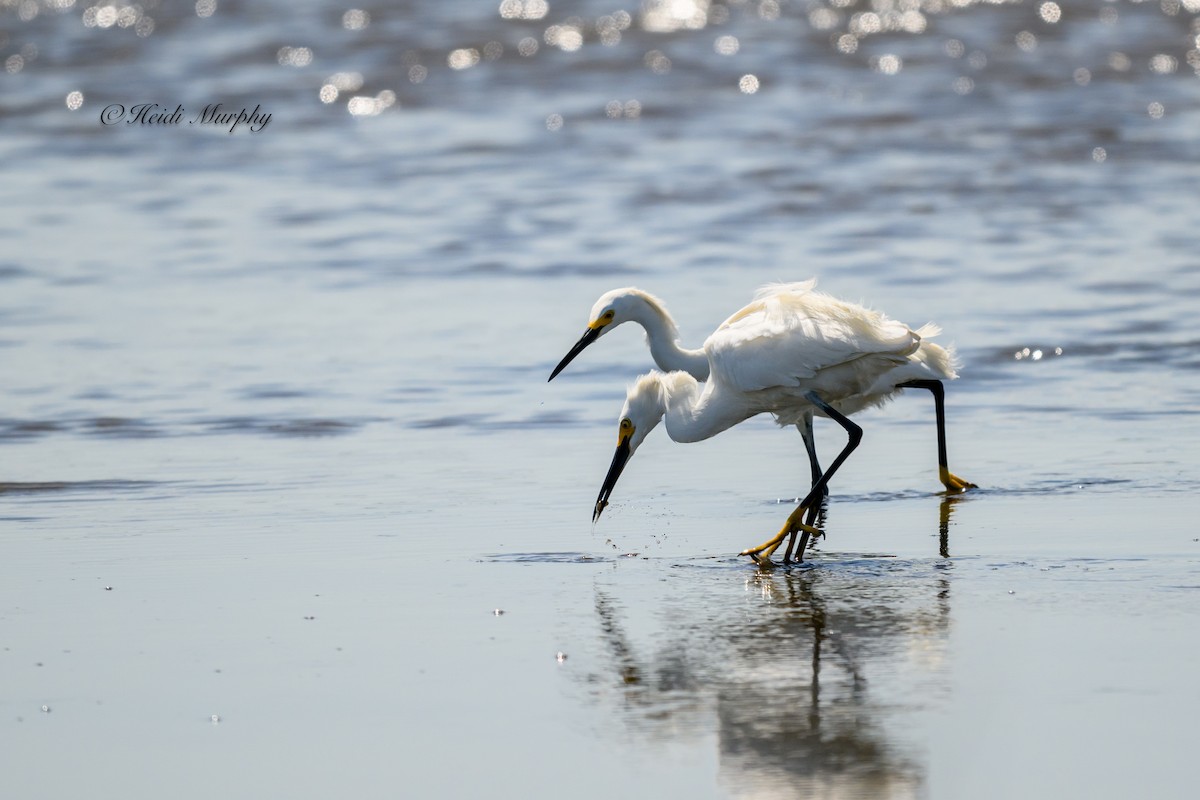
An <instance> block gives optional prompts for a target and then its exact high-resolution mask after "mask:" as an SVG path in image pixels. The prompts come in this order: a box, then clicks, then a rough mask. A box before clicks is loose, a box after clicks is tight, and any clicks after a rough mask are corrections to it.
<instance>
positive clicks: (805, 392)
mask: <svg viewBox="0 0 1200 800" xmlns="http://www.w3.org/2000/svg"><path fill="white" fill-rule="evenodd" d="M815 283H816V282H815V281H811V280H810V281H806V282H804V283H794V284H777V285H772V286H767V287H764V288H763V289H761V290H760V291H759V292H758V294H757V295H756V296H755V299H754V301H753V302H751V303H750V304H749V305H747V306H746V307H745V308H743V309H741V310H740V311H738V312H737V313H735V314H734V315H733V316H732V317H730V318H729V319H727V320H726V321H725V322H724V323H722V325H721V326H720V327H719V328H717V330H716V331H715V332H714V333H713V334H712V335H711V336H709V337H708V339H707V340H706V341H705V342H704V352H705V354H706V355H707V357H708V363H709V379H708V381H707V382H705V383H704V384H703V386H701V383H700V382H699V381H697V380H696V378H694V377H693V376H692V375H690V374H688V373H686V372H682V371H674V372H667V373H661V372H651V373H649V374H647V375H643V376H642V377H641V378H639V379H638V380H637V381H636V382H635V383H634V385H633V386H632V387H631V388H630V389H629V393H628V396H627V397H626V400H625V405H624V408H622V410H621V417H620V422H619V428H618V434H617V451H616V454H615V455H614V456H613V461H612V465H611V466H610V467H609V470H608V474H607V475H606V476H605V478H604V483H603V485H602V486H601V489H600V494H599V496H598V497H597V498H596V506H595V510H594V511H593V514H592V519H593V521H595V520H597V519H599V517H600V514H601V512H602V511H603V510H604V508H605V506H607V505H608V499H609V497H610V496H611V494H612V490H613V487H614V486H615V485H616V482H617V479H618V478H619V477H620V475H621V471H622V470H623V469H624V468H625V465H626V464H627V463H628V461H629V459H630V458H631V457H632V456H633V454H634V453H635V452H636V451H637V448H638V447H639V446H640V445H641V443H642V442H643V441H644V440H645V438H646V435H647V434H649V433H650V431H651V430H653V429H654V427H655V426H656V425H658V423H659V422H661V421H662V420H663V419H664V418H665V419H666V426H667V434H668V435H669V436H670V437H671V438H672V439H673V440H675V441H677V442H697V441H701V440H703V439H707V438H709V437H711V436H715V435H716V434H718V433H720V432H721V431H724V430H726V429H728V428H731V427H733V426H734V425H736V424H738V423H739V422H742V421H743V420H746V419H749V418H750V417H752V416H755V415H756V414H761V413H764V412H766V413H770V414H772V415H774V417H775V419H776V421H777V422H779V424H781V425H794V424H797V423H798V422H800V421H801V420H802V419H803V418H804V416H805V415H811V414H813V413H820V414H822V415H824V416H827V417H829V418H830V419H832V420H834V421H835V422H837V423H838V424H839V425H841V426H842V427H843V428H845V429H846V433H847V434H848V435H849V440H848V441H847V443H846V446H845V447H844V448H843V449H842V451H841V452H840V453H839V454H838V456H837V458H836V459H834V461H833V463H832V464H830V466H829V468H828V469H826V470H825V471H824V473H822V475H821V476H820V478H818V480H817V481H816V483H815V484H814V485H813V488H812V490H811V491H810V492H809V493H808V495H807V496H806V497H805V498H804V499H803V500H801V501H800V504H799V505H797V506H796V509H795V510H794V511H792V513H791V514H790V515H789V516H788V518H787V521H786V522H785V523H784V525H783V528H782V529H781V530H780V531H779V533H778V534H776V535H775V536H774V537H772V538H771V539H769V540H767V541H766V542H764V543H763V544H761V545H758V546H757V547H751V548H747V549H746V550H743V551H742V552H741V555H748V556H750V557H752V558H753V559H754V560H755V561H757V562H759V563H767V562H769V561H770V557H771V554H772V553H774V552H775V550H776V549H777V548H778V547H779V544H780V543H781V542H782V541H783V539H784V538H785V537H787V536H789V535H794V534H796V533H799V532H804V534H805V536H804V538H803V539H802V540H801V545H800V551H799V554H798V555H799V557H800V559H801V560H803V555H804V546H805V544H806V543H807V538H808V535H809V534H812V533H817V531H816V530H815V529H814V528H812V527H811V526H810V525H807V524H805V523H804V521H803V520H804V516H805V514H806V513H807V512H808V511H809V510H810V509H812V508H814V504H815V503H817V502H818V501H819V499H820V497H821V493H822V491H823V490H824V489H825V487H826V485H827V484H828V482H829V479H830V478H831V477H833V474H834V473H835V472H836V471H837V470H838V468H839V467H840V466H841V465H842V463H843V462H845V460H846V459H847V458H848V457H849V456H850V453H851V452H853V451H854V449H855V448H856V447H857V446H858V443H859V441H860V440H861V438H862V428H860V427H859V426H858V425H856V424H854V423H853V422H851V421H850V420H849V419H848V418H847V416H846V415H847V414H853V413H854V412H856V411H859V410H861V409H863V408H867V407H870V406H878V405H882V404H883V403H886V402H887V401H888V400H890V399H891V398H892V397H894V396H895V395H896V394H897V393H898V392H899V391H901V390H902V389H904V388H906V387H914V388H923V389H929V390H930V391H932V392H933V395H934V400H935V403H936V411H937V423H938V466H939V477H940V478H941V480H942V483H943V484H944V485H945V486H946V489H947V490H948V491H952V492H957V491H963V490H966V489H969V488H974V486H975V485H974V484H972V483H970V482H968V481H965V480H963V479H962V478H959V477H958V476H956V475H954V474H953V473H951V472H950V470H949V467H948V466H947V457H946V431H945V409H944V391H943V387H942V381H943V380H953V379H954V378H955V377H957V373H956V372H955V367H954V352H953V349H946V348H942V347H939V346H938V345H936V344H934V343H932V342H930V341H927V339H928V338H930V337H932V336H935V335H936V334H937V333H939V332H940V329H939V328H938V327H937V326H936V325H932V324H929V325H926V326H924V327H922V328H920V329H918V330H916V331H913V330H911V329H910V328H909V327H908V326H906V325H904V324H903V323H900V322H897V321H895V320H892V319H889V318H888V317H886V316H884V315H883V314H881V313H879V312H876V311H871V310H869V309H866V308H863V307H862V306H859V305H855V304H852V303H846V302H843V301H841V300H837V299H835V298H833V297H830V296H829V295H827V294H824V293H822V292H817V291H814V289H813V287H814V285H815ZM585 346H586V345H585ZM790 549H791V548H790V546H789V552H790Z"/></svg>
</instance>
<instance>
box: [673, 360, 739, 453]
mask: <svg viewBox="0 0 1200 800" xmlns="http://www.w3.org/2000/svg"><path fill="white" fill-rule="evenodd" d="M663 390H664V395H665V398H664V400H665V405H666V415H665V421H666V426H667V435H668V436H670V437H671V438H672V439H674V440H675V441H677V442H699V441H702V440H704V439H708V438H709V437H712V436H716V435H717V434H718V433H720V432H721V431H723V430H726V429H727V428H730V427H732V426H734V425H736V424H737V423H739V422H741V421H742V420H744V419H747V418H749V417H752V416H754V414H755V413H756V410H755V409H753V408H751V407H750V406H749V405H748V404H746V403H745V402H743V401H742V400H741V399H740V398H738V397H737V396H736V395H734V394H731V393H729V392H723V391H721V385H720V384H719V383H717V382H714V381H710V382H708V383H706V384H704V388H703V389H701V388H700V384H699V382H697V381H696V379H695V378H693V377H691V376H690V375H687V374H684V373H679V372H673V373H671V374H670V375H667V376H664V381H663Z"/></svg>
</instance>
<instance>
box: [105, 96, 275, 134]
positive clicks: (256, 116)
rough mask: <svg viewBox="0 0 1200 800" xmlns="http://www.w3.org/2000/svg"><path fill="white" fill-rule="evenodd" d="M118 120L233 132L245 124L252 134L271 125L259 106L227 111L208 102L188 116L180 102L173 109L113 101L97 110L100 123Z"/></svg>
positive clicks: (129, 123)
mask: <svg viewBox="0 0 1200 800" xmlns="http://www.w3.org/2000/svg"><path fill="white" fill-rule="evenodd" d="M121 122H124V123H125V124H126V125H179V124H182V123H184V122H186V123H187V124H188V125H197V124H198V125H217V126H220V127H222V128H224V127H228V128H229V132H230V133H233V132H234V131H235V130H236V129H237V126H238V125H246V126H248V127H249V129H250V132H251V133H258V132H259V131H261V130H262V129H263V128H265V127H267V126H268V125H270V124H271V115H270V114H269V113H266V112H264V111H262V110H261V107H260V106H258V105H255V106H254V110H253V111H247V110H246V109H245V108H242V109H240V110H238V111H230V110H228V109H225V108H222V107H221V104H220V103H210V104H208V105H206V106H205V107H204V110H203V111H201V112H200V113H198V114H195V115H193V116H190V117H189V115H188V112H187V109H186V108H184V107H183V106H182V105H176V106H175V110H174V111H172V110H170V109H168V108H167V107H166V106H160V105H159V104H158V103H139V104H137V105H135V106H129V107H128V108H126V107H125V106H123V105H121V104H120V103H113V104H111V105H107V106H105V107H104V110H103V111H101V112H100V124H101V125H117V124H118V123H121Z"/></svg>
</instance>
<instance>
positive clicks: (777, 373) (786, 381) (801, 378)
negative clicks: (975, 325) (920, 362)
mask: <svg viewBox="0 0 1200 800" xmlns="http://www.w3.org/2000/svg"><path fill="white" fill-rule="evenodd" d="M815 285H816V281H811V280H810V281H805V282H803V283H791V284H773V285H770V286H764V287H763V288H762V289H760V290H759V291H758V293H757V294H756V295H755V299H754V300H753V301H752V302H751V303H750V304H749V305H747V306H746V307H745V308H742V309H741V310H739V311H738V312H736V313H735V314H734V315H733V316H731V317H730V318H729V319H727V320H726V321H725V322H724V323H722V325H721V326H720V327H719V328H717V330H716V331H715V332H713V334H712V335H711V336H709V337H708V340H707V341H706V342H705V343H704V349H705V350H706V351H707V352H708V354H709V359H710V361H711V362H712V366H713V375H714V376H715V377H718V378H719V379H721V380H724V381H725V382H727V383H728V384H730V385H731V386H732V387H733V388H737V389H739V390H741V391H757V390H760V389H769V388H773V387H800V386H803V385H804V384H805V383H806V382H809V381H811V380H812V379H813V378H814V377H816V376H817V374H818V373H819V372H821V371H822V370H828V369H831V368H833V367H837V366H840V365H842V364H847V363H849V362H852V361H856V360H859V359H865V358H869V357H872V356H875V357H879V358H878V359H877V360H878V361H880V368H882V369H886V368H888V366H889V365H892V364H901V363H904V361H905V360H906V359H907V357H908V355H909V354H911V353H913V352H915V351H916V349H917V347H918V346H919V345H920V341H921V337H920V336H919V335H917V334H916V333H914V332H913V331H911V330H909V328H908V326H907V325H904V324H903V323H901V322H897V321H896V320H893V319H890V318H888V317H886V316H884V315H883V314H880V313H879V312H876V311H871V310H870V309H867V308H863V307H862V306H859V305H855V304H853V303H846V302H843V301H841V300H837V299H836V298H833V297H830V296H829V295H827V294H824V293H822V292H818V291H815V288H814V287H815ZM864 388H865V387H864Z"/></svg>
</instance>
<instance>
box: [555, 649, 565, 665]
mask: <svg viewBox="0 0 1200 800" xmlns="http://www.w3.org/2000/svg"><path fill="white" fill-rule="evenodd" d="M554 658H555V659H556V660H557V661H558V663H560V664H561V663H563V662H564V661H566V660H567V654H566V653H564V652H563V651H561V650H559V651H558V652H557V653H555V654H554Z"/></svg>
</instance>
